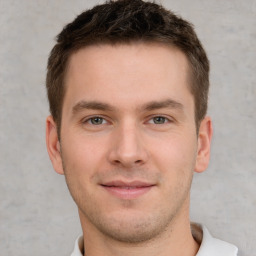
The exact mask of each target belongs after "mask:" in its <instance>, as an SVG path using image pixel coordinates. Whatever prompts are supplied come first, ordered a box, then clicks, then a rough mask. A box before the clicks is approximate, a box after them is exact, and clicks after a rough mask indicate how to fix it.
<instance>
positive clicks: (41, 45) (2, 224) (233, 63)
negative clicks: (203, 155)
mask: <svg viewBox="0 0 256 256" xmlns="http://www.w3.org/2000/svg"><path fill="white" fill-rule="evenodd" d="M97 2H98V1H96V0H94V1H93V0H91V1H88V0H87V1H85V0H73V1H69V0H58V1H57V0H55V1H49V0H36V1H35V0H23V1H19V0H0V63H1V66H0V183H1V184H0V255H1V256H4V255H8V256H12V255H19V256H25V255H26V256H27V255H37V256H43V255H49V256H50V255H52V256H53V255H69V253H70V252H71V251H72V248H73V244H74V240H75V238H76V237H77V236H78V235H79V234H80V233H81V230H80V224H79V219H78V214H77V209H76V205H75V204H74V203H73V201H72V199H71V197H70V196H69V193H68V190H67V188H66V184H65V181H64V178H63V176H59V175H57V174H55V172H54V171H53V168H52V166H51V163H50V161H49V159H48V155H47V152H46V147H45V138H44V137H45V136H44V134H45V117H46V116H47V115H48V105H47V100H46V93H45V89H44V81H45V70H46V62H47V56H48V54H49V51H50V49H51V48H52V47H53V45H54V37H55V35H56V34H57V33H58V32H59V31H60V30H61V28H62V27H63V25H65V24H66V23H67V22H70V21H71V20H73V19H74V18H75V16H76V15H78V14H79V13H80V12H81V11H82V10H84V9H86V8H88V7H91V6H93V5H94V4H95V3H97ZM161 2H162V3H163V5H164V6H166V7H168V8H169V9H172V10H173V11H175V12H176V13H178V14H180V15H182V17H184V18H186V19H188V20H190V21H191V22H192V23H193V24H194V25H195V27H196V31H197V33H198V35H199V37H200V38H201V41H202V42H203V44H204V46H205V48H206V50H207V52H208V55H209V58H210V60H211V91H210V107H209V114H210V115H211V116H212V118H213V122H214V137H213V144H212V157H211V163H210V167H209V168H208V170H207V171H206V172H205V173H202V174H196V175H195V178H194V182H193V183H194V184H193V189H192V199H191V201H192V206H191V218H192V220H194V221H197V222H202V223H204V224H205V225H206V226H207V227H208V228H209V229H210V231H211V233H212V234H213V235H214V236H217V237H218V238H221V239H224V240H226V241H229V242H232V243H234V244H236V245H237V246H238V247H239V249H240V255H242V256H243V255H244V256H245V255H246V256H247V255H248V256H255V255H256V245H255V240H256V197H255V195H256V186H255V184H256V173H255V172H256V115H255V112H256V111H255V110H256V84H255V82H256V72H255V70H256V44H255V41H256V1H255V0H246V1H244V0H232V1H231V0H222V1H221V0H216V1H213V0H204V1H203V0H194V1H190V0H179V1H174V0H173V1H172V0H163V1H161Z"/></svg>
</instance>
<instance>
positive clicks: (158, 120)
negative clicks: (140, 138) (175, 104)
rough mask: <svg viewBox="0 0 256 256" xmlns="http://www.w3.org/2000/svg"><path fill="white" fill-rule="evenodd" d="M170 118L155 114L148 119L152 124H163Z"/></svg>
mask: <svg viewBox="0 0 256 256" xmlns="http://www.w3.org/2000/svg"><path fill="white" fill-rule="evenodd" d="M169 121H170V120H169V119H168V118H166V117H164V116H155V117H153V118H152V119H150V121H149V123H151V124H152V123H153V124H165V123H168V122H169Z"/></svg>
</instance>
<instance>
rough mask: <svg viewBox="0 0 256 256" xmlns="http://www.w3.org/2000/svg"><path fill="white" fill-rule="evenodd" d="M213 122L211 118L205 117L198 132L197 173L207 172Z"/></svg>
mask: <svg viewBox="0 0 256 256" xmlns="http://www.w3.org/2000/svg"><path fill="white" fill-rule="evenodd" d="M212 133H213V129H212V121H211V118H210V117H205V118H204V119H203V120H202V122H201V124H200V128H199V132H198V150H197V158H196V166H195V171H196V172H203V171H205V170H206V168H207V167H208V164H209V160H210V148H211V139H212Z"/></svg>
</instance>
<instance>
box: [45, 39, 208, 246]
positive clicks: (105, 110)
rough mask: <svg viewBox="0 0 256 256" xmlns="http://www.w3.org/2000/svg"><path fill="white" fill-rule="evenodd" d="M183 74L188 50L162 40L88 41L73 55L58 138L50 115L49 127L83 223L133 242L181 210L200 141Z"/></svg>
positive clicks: (56, 163)
mask: <svg viewBox="0 0 256 256" xmlns="http://www.w3.org/2000/svg"><path fill="white" fill-rule="evenodd" d="M187 74H188V63H187V59H186V57H185V55H184V54H183V53H182V52H180V51H179V50H177V49H175V48H171V47H167V46H163V45H160V44H143V43H141V44H139V43H138V44H130V45H116V46H111V45H100V46H90V47H87V48H85V49H82V50H79V51H78V52H76V53H75V54H73V55H72V56H71V58H70V62H69V65H68V69H67V74H66V80H65V82H66V83H65V86H66V88H67V90H66V94H65V98H64V103H63V112H62V126H61V136H60V137H61V142H60V148H59V145H58V142H57V139H56V138H57V135H56V134H55V129H53V128H54V122H53V121H52V120H50V119H49V120H50V121H49V122H48V123H49V127H51V128H49V129H48V130H49V134H51V135H49V137H50V138H51V137H54V136H55V135H56V136H55V137H54V138H55V140H54V141H55V142H56V145H57V146H56V149H57V151H58V150H59V151H60V155H59V159H61V161H57V160H54V159H53V158H54V157H51V158H52V161H53V164H54V167H55V170H56V171H57V172H59V173H64V174H65V177H66V181H67V184H68V187H69V190H70V192H71V194H72V196H73V198H74V200H75V202H76V203H77V205H78V207H79V213H80V218H81V222H82V225H84V226H86V227H87V230H88V229H89V230H90V229H91V230H94V232H96V233H97V232H98V233H100V234H104V235H107V236H108V237H112V238H115V239H117V240H120V241H130V242H138V241H145V240H147V239H150V238H153V237H155V236H156V235H158V234H160V233H161V232H162V231H164V230H166V229H167V228H168V227H169V226H170V224H171V223H172V221H173V220H175V219H176V220H179V219H182V218H184V216H185V217H187V216H188V208H189V190H190V185H191V180H192V174H193V171H194V170H196V171H201V170H202V169H204V167H205V165H202V156H201V155H200V154H201V153H200V152H202V148H201V147H204V146H205V143H202V142H201V141H200V140H202V137H203V136H201V135H200V134H203V132H201V133H200V131H199V137H197V133H196V125H195V120H194V116H195V115H194V111H195V110H194V100H193V96H192V94H191V93H190V91H189V78H188V76H187ZM53 134H54V135H53ZM202 145H203V146H202ZM57 158H58V157H57ZM57 158H56V159H57ZM205 159H206V160H205ZM205 159H203V161H204V162H207V163H208V156H206V157H205ZM202 166H203V167H202ZM88 232H89V231H88Z"/></svg>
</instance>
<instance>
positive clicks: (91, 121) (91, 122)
mask: <svg viewBox="0 0 256 256" xmlns="http://www.w3.org/2000/svg"><path fill="white" fill-rule="evenodd" d="M156 118H161V119H162V120H163V119H164V122H163V123H155V122H154V119H156ZM93 119H94V120H95V119H101V120H102V123H100V124H94V123H93ZM150 121H153V123H151V122H150ZM107 122H108V121H107V120H106V118H104V117H102V116H92V117H89V118H87V119H85V120H83V121H82V123H83V124H86V123H87V124H90V125H93V126H99V125H103V124H106V123H107ZM171 122H173V120H172V119H170V118H168V117H166V116H163V115H157V116H152V117H150V119H148V121H147V123H150V124H153V125H163V124H166V123H171Z"/></svg>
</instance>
